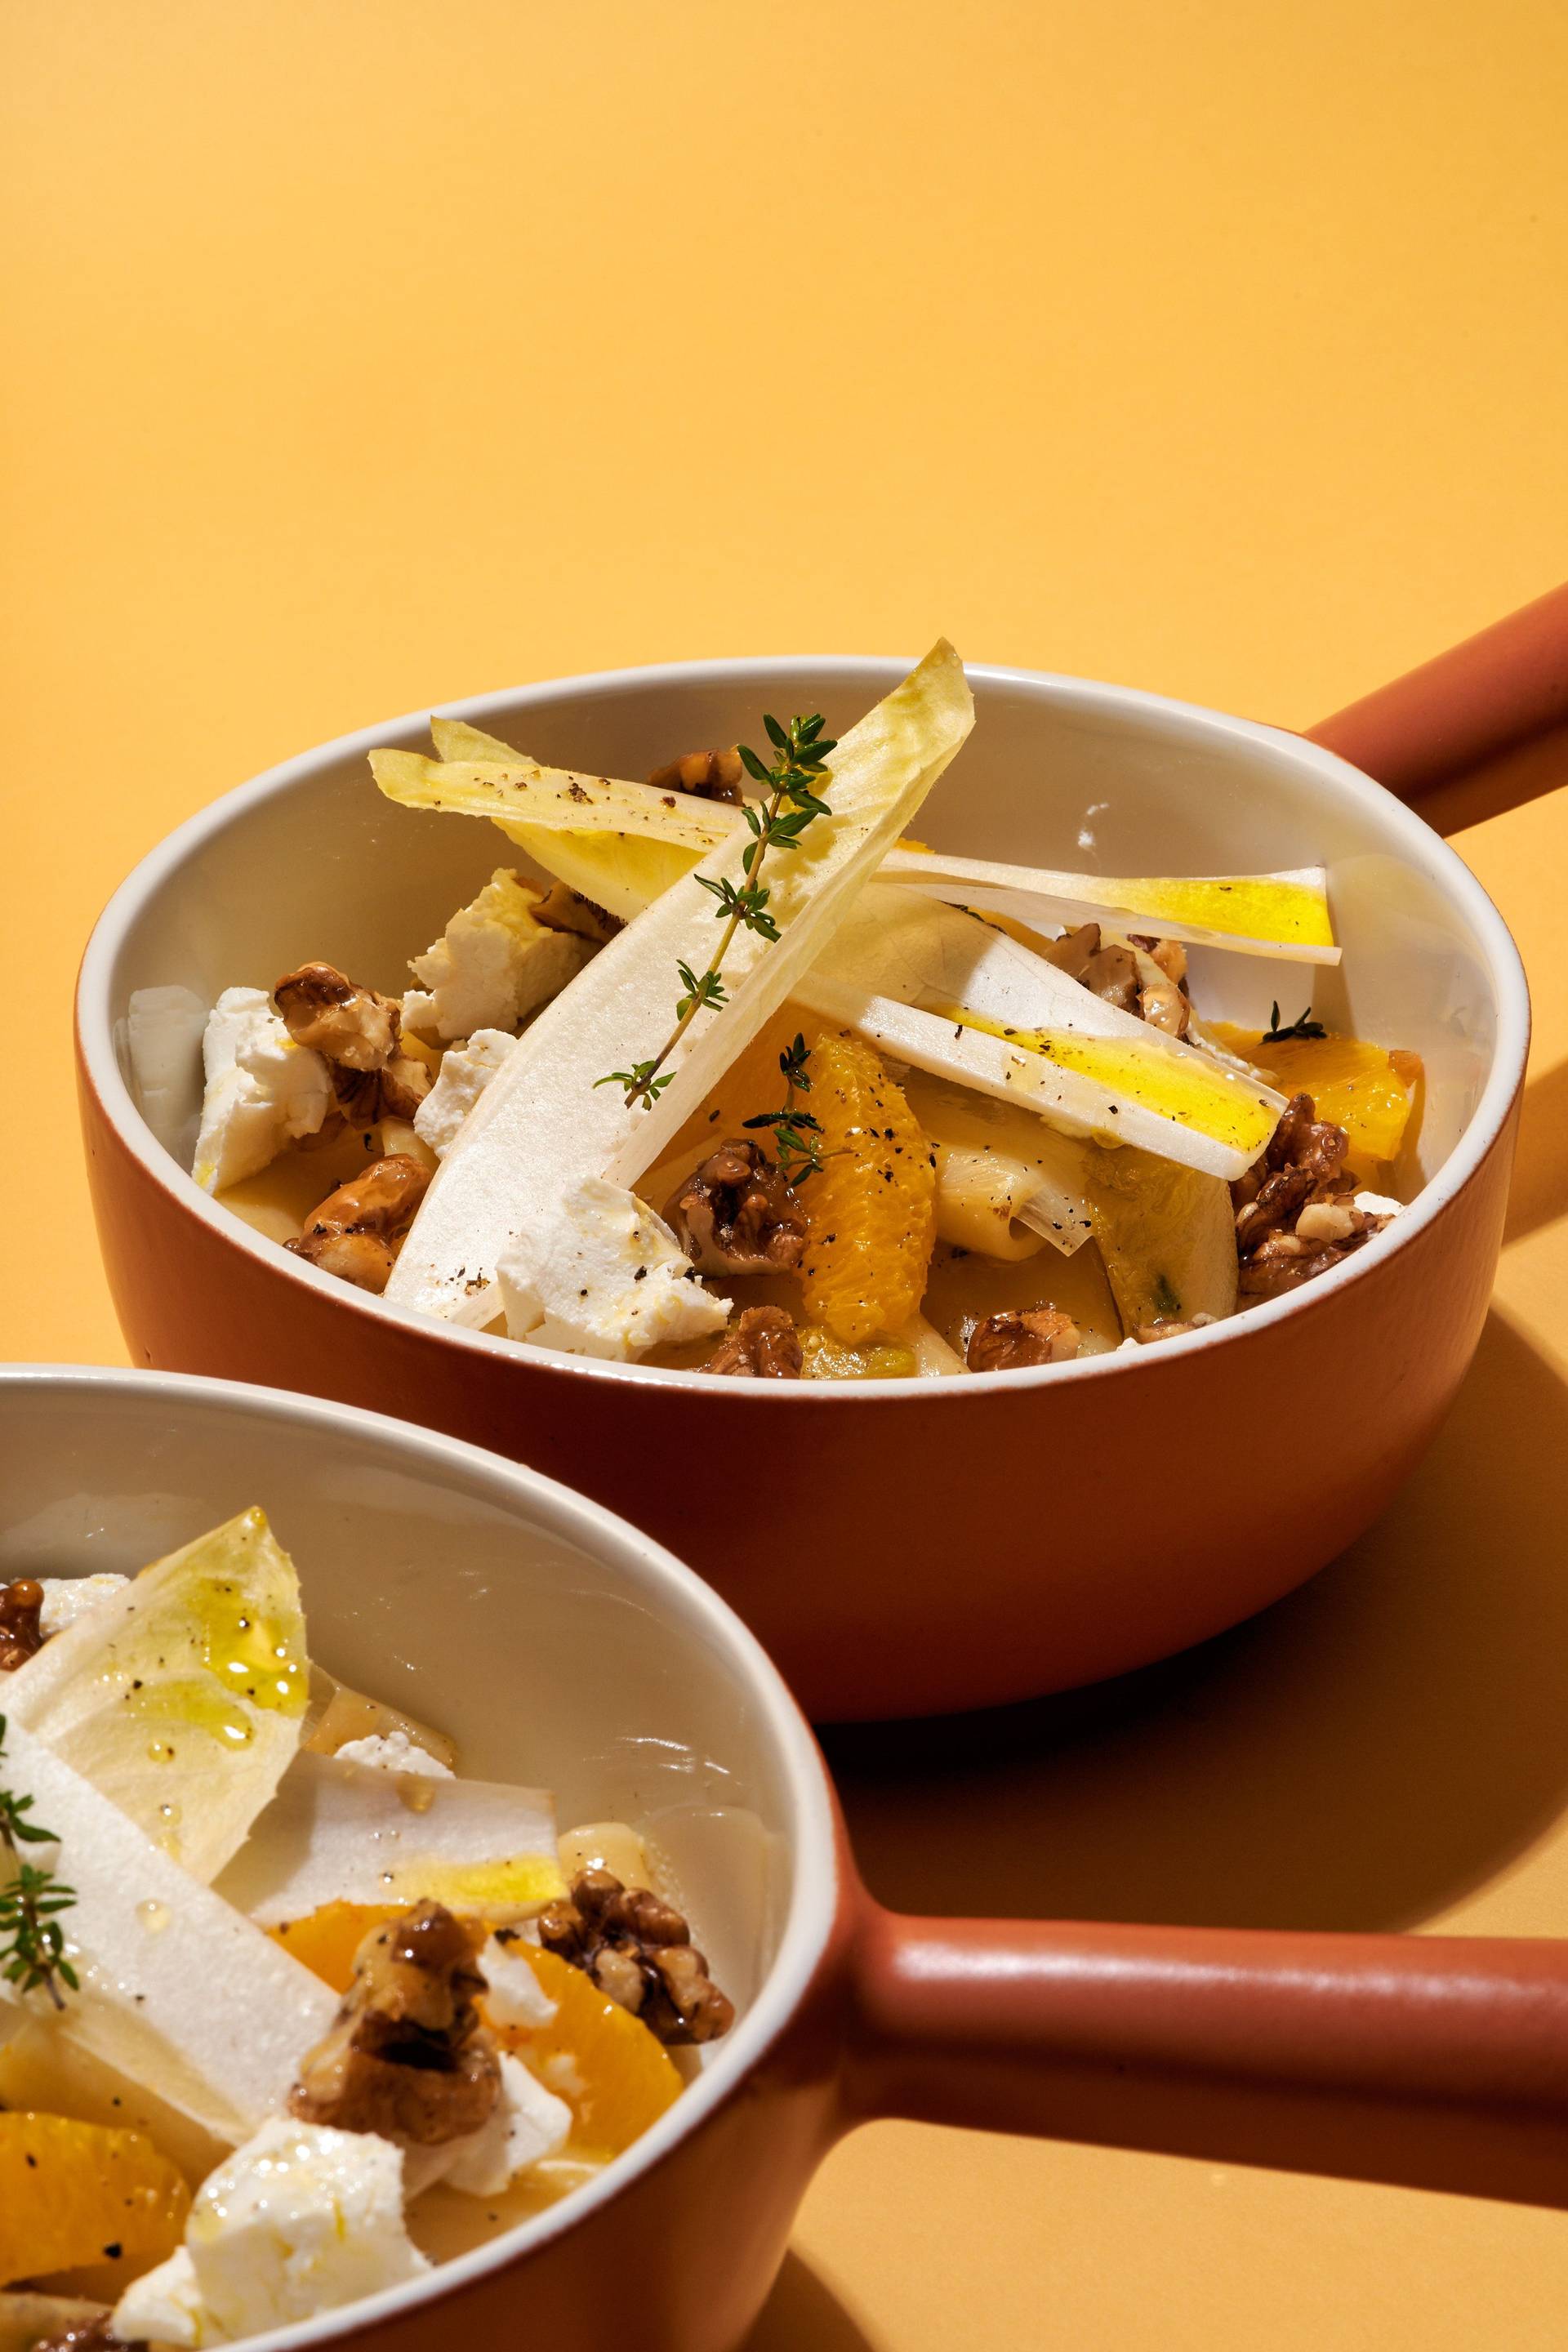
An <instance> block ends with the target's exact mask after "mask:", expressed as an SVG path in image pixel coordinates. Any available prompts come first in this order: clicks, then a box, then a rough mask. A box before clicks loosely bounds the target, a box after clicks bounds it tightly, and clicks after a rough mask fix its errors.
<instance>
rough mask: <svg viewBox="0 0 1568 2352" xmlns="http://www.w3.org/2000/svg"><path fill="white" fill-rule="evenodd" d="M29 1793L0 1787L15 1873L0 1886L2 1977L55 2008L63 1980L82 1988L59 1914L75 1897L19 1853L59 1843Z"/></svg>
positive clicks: (0, 1823)
mask: <svg viewBox="0 0 1568 2352" xmlns="http://www.w3.org/2000/svg"><path fill="white" fill-rule="evenodd" d="M4 1761H5V1717H4V1716H3V1715H0V1763H3V1762H4ZM32 1810H33V1800H32V1799H31V1797H17V1796H13V1794H12V1792H11V1791H10V1790H9V1789H0V1846H4V1848H5V1852H6V1853H7V1854H8V1855H9V1856H10V1859H11V1861H12V1863H13V1864H15V1865H16V1876H15V1877H14V1878H13V1879H12V1881H11V1883H10V1885H8V1886H6V1887H5V1888H3V1889H0V1977H4V1978H5V1982H6V1983H7V1984H14V1985H16V1987H17V1989H18V1990H20V1991H22V1992H33V1991H36V1990H37V1988H38V1987H39V1986H40V1985H41V1986H42V1987H43V1988H44V1990H46V1991H47V1994H48V1996H49V1999H50V2000H52V2001H53V2002H54V2005H55V2007H56V2008H57V2009H63V2008H64V2007H65V2000H64V1999H63V1997H62V1995H61V1992H60V1986H61V1985H62V1984H66V1985H68V1986H69V1987H70V1989H71V1990H72V1992H79V1990H81V1988H80V1984H79V1979H78V1977H77V1973H76V1970H75V1969H73V1968H72V1966H71V1964H70V1962H69V1961H68V1959H67V1958H66V1956H65V1950H66V1947H65V1937H64V1935H63V1934H62V1933H61V1930H60V1925H59V1917H58V1915H59V1913H60V1912H62V1911H68V1910H69V1909H70V1907H71V1906H72V1904H73V1903H74V1902H75V1901H76V1889H75V1888H74V1887H72V1886H67V1885H65V1883H64V1882H63V1880H61V1879H58V1878H57V1877H56V1876H55V1874H54V1872H53V1871H52V1870H41V1869H39V1867H38V1865H37V1863H32V1862H25V1861H24V1860H23V1859H22V1852H21V1850H22V1848H23V1846H25V1845H58V1843H59V1840H58V1838H57V1837H56V1835H55V1832H53V1830H47V1829H45V1828H44V1826H43V1824H42V1823H41V1822H30V1821H29V1820H28V1819H27V1815H28V1814H29V1813H30V1812H31V1811H32Z"/></svg>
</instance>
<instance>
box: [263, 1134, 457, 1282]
mask: <svg viewBox="0 0 1568 2352" xmlns="http://www.w3.org/2000/svg"><path fill="white" fill-rule="evenodd" d="M429 1184H430V1171H429V1170H428V1169H427V1168H426V1167H423V1166H422V1165H421V1164H420V1162H419V1161H418V1160H416V1159H414V1158H413V1157H412V1156H411V1155H410V1154H409V1153H408V1152H406V1151H394V1152H392V1153H390V1154H389V1155H388V1157H387V1158H386V1159H384V1160H373V1161H372V1162H371V1164H370V1166H369V1167H368V1168H367V1169H366V1170H365V1171H364V1173H363V1176H354V1177H351V1178H350V1180H349V1181H348V1182H347V1183H346V1184H340V1185H339V1186H338V1189H337V1191H336V1192H329V1193H328V1195H327V1197H326V1199H325V1200H324V1201H323V1202H321V1207H320V1208H319V1209H315V1210H313V1211H312V1212H311V1213H310V1216H309V1217H307V1218H306V1220H305V1230H304V1232H303V1233H302V1234H300V1238H299V1240H298V1241H297V1242H286V1243H285V1244H284V1247H285V1248H286V1249H290V1250H292V1251H293V1253H294V1255H295V1256H296V1257H303V1258H309V1260H310V1264H311V1265H319V1266H320V1267H321V1270H322V1272H323V1273H325V1274H335V1275H336V1276H338V1277H339V1279H340V1280H341V1281H343V1282H352V1283H353V1285H354V1286H355V1288H356V1289H358V1290H374V1291H376V1292H378V1293H379V1292H381V1291H383V1290H384V1289H385V1288H386V1285H387V1280H388V1277H389V1276H390V1275H391V1273H392V1269H393V1266H394V1265H395V1263H396V1258H397V1253H398V1250H399V1248H400V1247H401V1245H402V1243H403V1239H404V1236H405V1234H406V1233H407V1231H408V1228H409V1226H410V1225H411V1224H412V1223H413V1222H414V1213H415V1211H416V1209H417V1208H418V1206H419V1203H420V1202H421V1201H422V1200H423V1199H424V1198H425V1194H426V1192H427V1191H428V1189H429Z"/></svg>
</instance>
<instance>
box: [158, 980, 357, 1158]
mask: <svg viewBox="0 0 1568 2352" xmlns="http://www.w3.org/2000/svg"><path fill="white" fill-rule="evenodd" d="M202 1066H203V1068H204V1070H205V1076H206V1090H205V1094H204V1095H203V1097H202V1120H201V1127H200V1129H199V1131H198V1133H197V1136H196V1152H195V1166H194V1168H193V1169H192V1171H191V1172H192V1174H193V1175H194V1176H195V1180H196V1182H197V1183H198V1184H199V1185H200V1186H201V1187H202V1190H203V1191H204V1192H222V1191H224V1190H225V1188H226V1186H228V1185H230V1184H237V1183H238V1182H239V1181H240V1180H241V1178H242V1177H246V1176H255V1175H258V1174H259V1172H260V1171H261V1170H262V1169H263V1168H265V1167H267V1166H268V1164H269V1162H270V1161H272V1160H275V1159H276V1158H277V1156H278V1154H279V1151H281V1150H282V1149H283V1146H284V1144H285V1143H291V1142H294V1141H296V1140H297V1139H299V1138H300V1136H302V1135H315V1134H318V1133H319V1132H320V1129H321V1121H322V1120H323V1119H324V1118H325V1117H326V1115H327V1112H328V1111H329V1109H330V1108H331V1104H332V1074H331V1068H330V1066H328V1064H327V1062H326V1061H325V1059H324V1058H323V1056H322V1055H320V1054H317V1053H313V1052H312V1051H311V1049H310V1046H308V1045H296V1044H295V1043H294V1040H293V1038H292V1037H290V1035H289V1031H288V1027H287V1025H286V1024H285V1023H284V1021H283V1018H282V1015H281V1014H280V1013H278V1012H276V1011H275V1010H274V1007H273V1003H272V999H271V998H270V997H269V996H268V993H267V992H266V990H265V989H264V988H226V989H225V990H224V992H223V994H222V995H221V996H220V997H219V998H218V1001H217V1003H216V1004H215V1005H214V1007H213V1009H212V1011H211V1013H209V1014H208V1016H207V1025H206V1029H205V1034H204V1035H203V1037H202Z"/></svg>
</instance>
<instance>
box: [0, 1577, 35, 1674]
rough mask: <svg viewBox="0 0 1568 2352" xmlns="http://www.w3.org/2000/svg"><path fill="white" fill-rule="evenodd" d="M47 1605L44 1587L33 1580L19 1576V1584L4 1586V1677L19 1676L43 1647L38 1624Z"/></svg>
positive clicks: (0, 1627) (0, 1650) (0, 1588)
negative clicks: (20, 1671) (19, 1670)
mask: <svg viewBox="0 0 1568 2352" xmlns="http://www.w3.org/2000/svg"><path fill="white" fill-rule="evenodd" d="M43 1606H44V1588H43V1586H42V1585H41V1584H38V1583H36V1582H35V1581H34V1580H33V1579H32V1577H30V1576H19V1577H17V1578H16V1581H15V1583H12V1584H0V1675H11V1674H15V1673H16V1668H17V1667H18V1666H25V1665H26V1663H27V1661H28V1659H29V1658H36V1657H37V1654H38V1652H39V1651H40V1650H41V1649H42V1648H43V1646H44V1635H43V1629H42V1627H41V1626H40V1624H39V1622H38V1619H39V1616H40V1614H41V1612H42V1610H43Z"/></svg>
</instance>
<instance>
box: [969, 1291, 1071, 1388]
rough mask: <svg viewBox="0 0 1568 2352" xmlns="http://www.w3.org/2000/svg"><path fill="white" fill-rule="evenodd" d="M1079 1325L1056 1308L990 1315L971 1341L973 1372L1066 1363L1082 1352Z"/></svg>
mask: <svg viewBox="0 0 1568 2352" xmlns="http://www.w3.org/2000/svg"><path fill="white" fill-rule="evenodd" d="M1078 1340H1079V1332H1078V1325H1077V1324H1076V1323H1075V1322H1074V1321H1073V1319H1072V1318H1071V1317H1070V1316H1069V1315H1059V1314H1058V1312H1057V1309H1056V1308H1055V1307H1030V1308H1029V1309H1028V1311H1027V1312H1026V1313H1025V1314H1022V1315H1019V1314H1015V1313H1013V1312H1012V1311H1010V1310H1009V1311H1008V1312H1007V1313H1005V1314H1002V1315H988V1316H987V1317H986V1318H985V1320H984V1323H977V1324H976V1325H975V1327H974V1329H973V1331H972V1332H971V1334H970V1338H969V1349H968V1353H967V1359H966V1360H967V1362H968V1365H969V1369H970V1370H971V1371H972V1372H1011V1371H1016V1370H1018V1369H1019V1367H1020V1366H1022V1365H1025V1364H1065V1363H1066V1362H1067V1361H1068V1358H1069V1357H1072V1356H1076V1355H1077V1353H1078Z"/></svg>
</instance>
